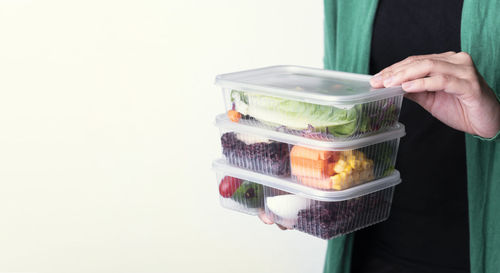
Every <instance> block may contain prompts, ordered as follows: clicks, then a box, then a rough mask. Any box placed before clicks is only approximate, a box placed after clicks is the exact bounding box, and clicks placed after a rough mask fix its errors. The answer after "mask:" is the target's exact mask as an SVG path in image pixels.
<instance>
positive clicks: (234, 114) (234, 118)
mask: <svg viewBox="0 0 500 273" xmlns="http://www.w3.org/2000/svg"><path fill="white" fill-rule="evenodd" d="M227 116H228V117H229V119H230V120H231V121H232V122H238V121H240V118H241V114H240V113H239V112H238V111H235V110H229V111H227Z"/></svg>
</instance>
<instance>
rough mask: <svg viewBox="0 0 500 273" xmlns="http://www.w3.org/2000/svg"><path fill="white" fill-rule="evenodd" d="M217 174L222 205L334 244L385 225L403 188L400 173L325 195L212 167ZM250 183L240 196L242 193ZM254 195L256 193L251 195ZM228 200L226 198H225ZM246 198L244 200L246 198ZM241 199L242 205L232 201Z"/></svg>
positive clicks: (220, 162)
mask: <svg viewBox="0 0 500 273" xmlns="http://www.w3.org/2000/svg"><path fill="white" fill-rule="evenodd" d="M213 168H214V170H215V171H216V173H217V181H218V183H219V194H220V200H221V205H222V206H223V207H225V208H228V209H232V210H237V211H240V212H245V213H248V214H252V215H256V214H258V213H265V214H266V215H267V217H268V218H270V219H272V220H273V221H274V222H275V223H277V224H280V225H283V226H285V227H287V228H290V229H295V230H299V231H302V232H305V233H308V234H311V235H313V236H316V237H319V238H322V239H331V238H334V237H337V236H340V235H344V234H347V233H351V232H353V231H356V230H359V229H362V228H364V227H367V226H370V225H373V224H376V223H379V222H382V221H384V220H386V219H387V218H388V217H389V214H390V209H391V203H392V196H393V193H394V187H395V185H397V184H399V183H400V182H401V179H400V177H399V172H398V171H397V170H395V171H394V172H393V173H392V174H391V175H390V176H387V177H385V178H382V179H378V180H376V181H373V182H371V183H367V184H363V185H359V186H356V187H353V188H350V189H347V190H342V191H335V192H332V191H324V190H318V189H312V188H309V187H306V186H304V185H300V184H295V183H290V180H289V179H284V178H279V177H274V176H268V175H264V174H260V173H255V172H252V171H249V170H245V169H241V168H237V167H233V166H231V165H227V164H226V163H225V161H224V160H216V161H214V162H213ZM230 179H232V181H233V182H231V183H233V184H234V185H236V186H237V187H235V188H234V189H231V190H230V191H221V190H220V185H221V184H222V183H226V182H222V181H228V180H230ZM244 183H247V184H248V185H251V186H246V187H245V188H243V189H242V190H240V188H239V187H241V186H242V185H244ZM252 187H253V188H259V187H260V189H262V191H260V190H258V195H254V194H248V199H245V197H243V199H242V198H241V197H239V196H240V195H238V197H232V196H228V194H229V193H231V192H234V193H233V194H236V193H237V192H238V191H240V194H241V193H242V192H245V191H249V190H248V189H249V188H252ZM250 192H252V193H253V192H254V190H250ZM223 195H224V196H223ZM243 196H244V194H243ZM234 199H237V200H238V199H239V200H240V201H234Z"/></svg>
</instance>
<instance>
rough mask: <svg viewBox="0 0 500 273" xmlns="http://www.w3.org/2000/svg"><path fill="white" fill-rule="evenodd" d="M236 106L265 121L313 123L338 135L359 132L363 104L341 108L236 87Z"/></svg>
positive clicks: (301, 127)
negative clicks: (359, 119) (261, 93)
mask: <svg viewBox="0 0 500 273" xmlns="http://www.w3.org/2000/svg"><path fill="white" fill-rule="evenodd" d="M231 98H232V100H233V104H234V106H235V110H236V111H238V112H240V113H242V114H244V115H249V116H251V117H253V118H255V119H257V120H259V121H261V122H263V123H270V124H277V125H284V126H286V127H287V128H290V129H294V130H305V129H310V128H311V126H312V127H313V129H314V131H321V132H328V133H331V134H333V135H336V136H349V135H352V134H354V133H355V132H356V130H357V127H358V117H360V116H361V115H360V114H359V113H360V112H361V106H360V105H357V106H354V107H352V108H351V109H347V110H346V109H339V108H336V107H333V106H326V105H318V104H312V103H307V102H300V101H295V100H289V99H283V98H277V97H272V96H266V95H259V94H253V93H245V92H241V91H236V90H233V91H232V94H231Z"/></svg>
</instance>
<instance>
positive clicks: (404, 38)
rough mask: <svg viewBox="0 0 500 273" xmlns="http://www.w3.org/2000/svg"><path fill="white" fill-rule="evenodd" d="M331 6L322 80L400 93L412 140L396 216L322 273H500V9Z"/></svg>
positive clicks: (339, 244) (335, 252)
mask: <svg viewBox="0 0 500 273" xmlns="http://www.w3.org/2000/svg"><path fill="white" fill-rule="evenodd" d="M324 4H325V9H324V10H325V60H324V61H325V68H326V69H332V70H340V71H347V72H355V73H364V74H375V75H374V77H373V78H372V79H371V81H370V83H371V85H372V86H373V87H374V88H382V87H389V86H399V85H401V86H402V88H403V90H404V91H405V92H406V94H405V97H406V99H405V100H404V102H403V106H402V108H401V116H400V121H401V122H402V123H403V124H405V126H406V131H407V135H406V137H404V138H402V139H401V143H400V147H399V153H398V158H397V161H396V162H397V163H396V168H397V169H398V170H399V171H400V173H401V176H402V179H403V183H401V184H400V185H398V186H397V187H396V190H395V193H394V199H393V206H392V211H391V216H390V217H389V219H388V220H386V221H385V222H382V223H379V224H377V225H373V226H371V227H368V228H365V229H362V230H359V231H357V232H354V233H351V234H348V235H346V236H341V237H338V238H335V239H332V240H330V241H329V242H328V249H327V254H326V261H325V266H324V272H328V273H330V272H332V273H333V272H334V273H349V272H352V273H364V272H371V273H377V272H412V273H420V272H441V273H443V272H444V273H447V272H450V273H451V272H454V273H455V272H456V273H458V272H472V273H493V272H499V271H500V259H498V258H499V257H500V102H499V101H500V100H499V94H500V69H499V67H500V66H499V65H498V64H499V63H500V29H499V28H498V27H497V26H498V23H499V21H498V19H497V14H498V12H500V3H499V2H498V1H494V0H447V1H444V0H442V1H430V0H407V1H397V0H379V1H365V0H348V1H347V0H325V2H324ZM464 132H465V134H464Z"/></svg>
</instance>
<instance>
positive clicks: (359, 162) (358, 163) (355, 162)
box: [347, 159, 363, 170]
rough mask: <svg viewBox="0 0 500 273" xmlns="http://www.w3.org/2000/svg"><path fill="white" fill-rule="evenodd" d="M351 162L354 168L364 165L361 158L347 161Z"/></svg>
mask: <svg viewBox="0 0 500 273" xmlns="http://www.w3.org/2000/svg"><path fill="white" fill-rule="evenodd" d="M347 162H348V163H349V165H350V166H351V167H352V168H353V169H356V170H357V169H360V168H361V166H362V162H363V161H361V160H357V159H355V160H350V161H347Z"/></svg>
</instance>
